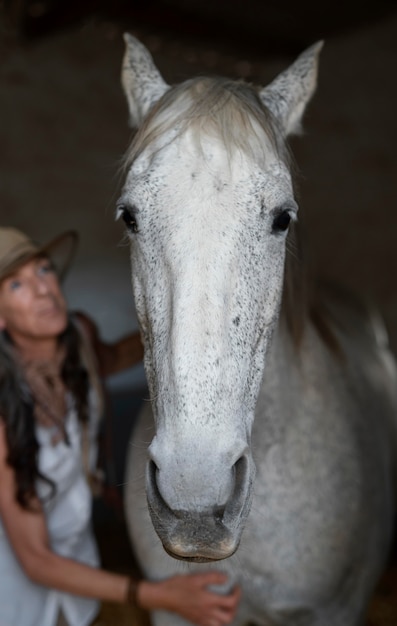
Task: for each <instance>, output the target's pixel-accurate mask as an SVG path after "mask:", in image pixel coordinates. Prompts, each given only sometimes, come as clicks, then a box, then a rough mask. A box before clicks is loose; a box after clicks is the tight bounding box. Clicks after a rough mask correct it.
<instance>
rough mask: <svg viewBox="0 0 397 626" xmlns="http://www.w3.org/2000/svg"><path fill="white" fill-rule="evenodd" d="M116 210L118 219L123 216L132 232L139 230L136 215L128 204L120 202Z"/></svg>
mask: <svg viewBox="0 0 397 626" xmlns="http://www.w3.org/2000/svg"><path fill="white" fill-rule="evenodd" d="M116 210H117V214H116V219H119V218H120V217H121V218H122V220H123V221H124V223H125V225H126V227H127V229H128V230H129V231H130V232H133V233H137V232H139V230H138V223H137V221H136V218H135V215H134V213H133V212H132V211H131V210H130V209H129V208H128V207H127V206H125V205H124V204H119V205H118V206H117V209H116Z"/></svg>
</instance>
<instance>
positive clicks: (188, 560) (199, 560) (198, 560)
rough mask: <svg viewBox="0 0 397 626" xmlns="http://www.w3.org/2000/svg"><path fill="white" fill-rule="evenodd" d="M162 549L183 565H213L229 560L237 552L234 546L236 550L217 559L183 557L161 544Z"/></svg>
mask: <svg viewBox="0 0 397 626" xmlns="http://www.w3.org/2000/svg"><path fill="white" fill-rule="evenodd" d="M163 548H164V550H165V551H166V553H167V554H168V555H169V556H171V557H172V558H173V559H177V560H178V561H185V563H215V562H216V561H222V560H223V559H227V558H229V557H230V556H232V555H233V554H234V552H235V551H236V550H237V546H236V549H235V550H234V551H233V552H232V553H231V554H226V555H225V556H217V557H213V558H210V557H206V556H183V555H181V554H177V553H176V552H174V551H173V550H171V549H169V548H167V546H165V545H164V544H163Z"/></svg>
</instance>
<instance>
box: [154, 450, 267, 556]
mask: <svg viewBox="0 0 397 626" xmlns="http://www.w3.org/2000/svg"><path fill="white" fill-rule="evenodd" d="M158 472H159V470H158V468H157V466H156V464H155V463H154V461H152V460H151V461H149V463H148V468H147V481H146V493H147V501H148V507H149V511H150V515H151V518H152V523H153V526H154V528H155V530H156V532H157V534H158V536H159V538H160V539H161V542H162V544H163V547H164V549H165V551H166V552H167V553H168V554H169V555H170V556H172V557H173V558H175V559H179V560H184V561H191V562H196V563H208V562H211V561H219V560H222V559H226V558H228V557H230V556H232V554H234V552H235V551H236V550H237V548H238V546H239V543H240V539H241V533H242V530H243V526H244V522H245V519H246V517H247V515H248V513H249V510H250V507H251V501H252V482H253V479H254V473H255V469H254V465H253V462H252V459H251V457H250V456H249V455H244V456H242V457H240V459H239V460H238V461H237V462H236V463H235V464H234V466H233V467H232V468H231V474H232V489H231V492H230V496H229V498H228V500H227V501H226V502H225V503H224V504H223V505H219V503H218V504H215V505H214V506H208V505H207V506H206V507H205V508H202V509H201V510H192V507H190V508H181V507H178V508H176V507H174V508H172V507H171V506H170V505H169V504H168V503H167V502H166V500H165V498H164V497H163V495H162V494H161V491H160V489H159V486H158ZM214 480H216V476H215V478H214Z"/></svg>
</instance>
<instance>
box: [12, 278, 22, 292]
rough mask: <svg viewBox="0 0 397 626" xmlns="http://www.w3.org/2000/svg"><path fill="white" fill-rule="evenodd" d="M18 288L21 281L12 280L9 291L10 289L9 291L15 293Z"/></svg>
mask: <svg viewBox="0 0 397 626" xmlns="http://www.w3.org/2000/svg"><path fill="white" fill-rule="evenodd" d="M20 286H21V281H20V280H12V281H11V282H10V289H11V291H15V290H16V289H18V288H19V287H20Z"/></svg>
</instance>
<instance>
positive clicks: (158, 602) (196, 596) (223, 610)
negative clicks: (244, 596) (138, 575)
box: [137, 572, 241, 626]
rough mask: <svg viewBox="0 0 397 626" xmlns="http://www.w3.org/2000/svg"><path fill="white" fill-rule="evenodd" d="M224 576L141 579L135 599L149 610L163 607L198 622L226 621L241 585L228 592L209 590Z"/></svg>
mask: <svg viewBox="0 0 397 626" xmlns="http://www.w3.org/2000/svg"><path fill="white" fill-rule="evenodd" d="M226 581H227V576H225V575H224V574H221V573H219V572H208V573H206V574H186V575H180V576H172V577H171V578H168V579H166V580H163V581H161V582H149V581H146V580H145V581H141V582H140V583H139V585H138V592H137V602H138V604H139V605H140V606H141V607H142V608H145V609H148V610H156V609H161V610H166V611H172V612H174V613H178V615H180V616H181V617H183V618H184V619H186V620H188V621H189V622H192V623H193V624H197V625H198V626H223V625H224V624H229V623H230V622H231V621H232V620H233V618H234V616H235V613H236V610H237V607H238V603H239V600H240V595H241V592H240V589H239V588H238V587H235V588H234V589H232V591H231V592H230V594H228V595H220V594H218V593H215V592H214V591H211V590H210V589H209V588H208V587H209V586H210V585H221V584H223V583H225V582H226Z"/></svg>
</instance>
